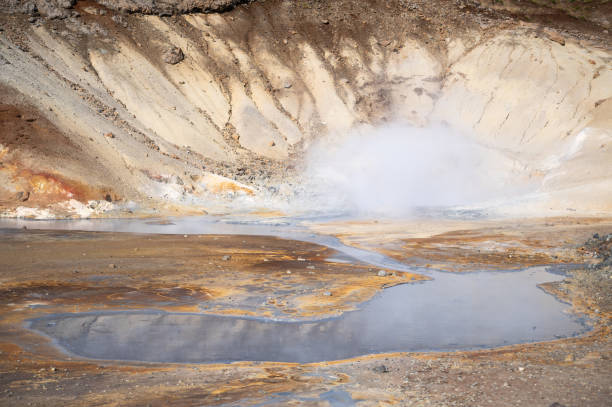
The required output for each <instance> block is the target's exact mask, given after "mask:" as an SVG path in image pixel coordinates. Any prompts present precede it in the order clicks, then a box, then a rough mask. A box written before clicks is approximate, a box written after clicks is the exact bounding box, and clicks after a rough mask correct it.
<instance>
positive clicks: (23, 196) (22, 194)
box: [16, 191, 30, 202]
mask: <svg viewBox="0 0 612 407" xmlns="http://www.w3.org/2000/svg"><path fill="white" fill-rule="evenodd" d="M16 198H17V200H18V201H19V202H25V201H27V200H28V199H30V192H28V191H19V192H17V195H16Z"/></svg>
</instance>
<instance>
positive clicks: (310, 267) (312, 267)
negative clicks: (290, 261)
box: [306, 266, 315, 270]
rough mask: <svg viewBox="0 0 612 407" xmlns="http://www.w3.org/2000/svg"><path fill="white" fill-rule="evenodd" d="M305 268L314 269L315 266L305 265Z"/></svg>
mask: <svg viewBox="0 0 612 407" xmlns="http://www.w3.org/2000/svg"><path fill="white" fill-rule="evenodd" d="M306 268H307V269H308V270H314V269H315V266H306Z"/></svg>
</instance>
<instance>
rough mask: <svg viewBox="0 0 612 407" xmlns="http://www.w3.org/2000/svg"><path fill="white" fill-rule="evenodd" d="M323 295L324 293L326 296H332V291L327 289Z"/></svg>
mask: <svg viewBox="0 0 612 407" xmlns="http://www.w3.org/2000/svg"><path fill="white" fill-rule="evenodd" d="M323 295H324V296H326V297H331V296H332V293H331V292H329V291H325V292H324V293H323Z"/></svg>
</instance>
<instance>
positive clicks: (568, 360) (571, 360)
mask: <svg viewBox="0 0 612 407" xmlns="http://www.w3.org/2000/svg"><path fill="white" fill-rule="evenodd" d="M565 361H566V362H573V361H574V355H572V354H571V353H570V354H568V355H567V356H566V357H565Z"/></svg>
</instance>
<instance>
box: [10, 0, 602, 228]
mask: <svg viewBox="0 0 612 407" xmlns="http://www.w3.org/2000/svg"><path fill="white" fill-rule="evenodd" d="M34 3H35V2H18V1H12V2H11V1H4V2H2V5H1V7H0V11H3V12H5V14H2V15H1V16H0V18H1V21H2V28H3V31H2V32H1V33H0V64H1V69H0V86H1V89H2V93H3V95H6V100H7V101H8V106H7V107H6V109H9V110H5V111H4V113H3V114H5V115H7V118H6V119H3V120H7V123H8V122H9V121H15V122H19V120H21V118H18V117H16V115H17V114H19V113H16V111H15V112H13V110H12V109H17V110H18V111H23V112H35V114H36V115H37V116H36V117H40V119H36V120H38V121H39V123H41V125H42V126H52V127H53V129H54V130H53V132H54V134H58V135H61V137H62V140H64V141H61V144H62V145H64V144H65V145H66V148H64V149H63V150H62V152H61V155H60V156H58V155H57V154H47V153H46V152H45V151H44V150H38V151H33V149H32V148H30V147H29V145H28V144H27V143H14V142H11V140H14V138H15V137H17V136H18V135H16V132H17V133H18V132H19V131H20V130H19V129H17V128H16V127H14V126H13V125H11V126H8V125H7V126H4V125H3V126H2V129H1V130H0V157H2V158H1V160H2V167H0V177H1V178H2V180H3V182H2V183H1V184H0V205H2V209H1V211H2V213H4V214H5V215H8V216H15V215H22V216H38V217H44V216H55V215H58V214H71V215H77V216H96V215H98V214H102V213H104V212H108V211H109V210H115V211H130V210H136V209H146V210H150V211H157V212H159V211H162V212H168V211H175V210H180V211H185V210H190V209H188V208H197V209H198V210H199V209H206V210H209V211H210V210H213V211H214V210H215V208H217V206H218V202H219V200H221V201H222V202H231V201H232V200H235V199H244V198H245V197H246V198H248V199H250V200H254V201H256V202H259V201H261V206H266V201H265V200H264V198H266V199H267V198H270V196H272V197H273V198H274V199H281V198H282V199H288V197H290V196H291V195H292V193H293V190H294V188H295V184H296V183H298V182H299V175H300V171H299V169H300V158H301V157H302V153H303V152H304V151H305V150H307V148H308V146H309V145H311V144H312V142H313V141H314V140H318V139H321V138H323V137H328V138H329V139H331V140H332V141H333V140H334V139H340V138H342V137H343V136H344V135H346V134H347V133H348V132H349V131H350V130H351V129H354V128H356V127H362V126H364V125H375V126H376V125H381V124H384V123H389V122H404V123H409V124H412V125H416V126H425V125H429V124H432V123H443V124H444V125H446V126H448V127H450V128H452V129H454V130H457V131H460V132H463V133H465V134H466V135H468V136H469V137H471V138H473V139H474V140H477V141H478V142H479V143H481V144H483V145H484V146H486V147H487V148H489V149H491V151H492V152H494V153H495V154H499V157H500V158H499V160H497V161H498V163H497V165H498V167H499V168H504V169H511V171H512V174H514V175H513V176H514V177H515V178H516V179H517V180H518V182H525V183H527V182H531V183H535V184H537V185H538V189H537V193H535V194H533V195H532V196H530V197H527V198H525V199H522V200H520V201H519V202H518V203H516V202H513V203H512V204H508V205H507V208H506V211H507V212H511V213H512V212H516V213H521V214H524V213H530V212H537V213H539V214H544V213H547V211H551V212H554V213H557V214H559V213H570V212H568V211H571V212H574V211H578V212H580V213H582V214H592V213H599V214H601V213H609V211H610V209H612V207H611V204H612V195H611V194H612V192H611V191H612V184H611V182H612V177H610V174H612V153H611V151H610V139H611V137H612V135H611V128H612V123H611V122H610V120H611V119H610V118H611V117H612V102H611V101H610V96H611V94H612V70H611V69H610V61H611V53H610V47H609V44H610V39H611V38H612V37H611V36H610V33H609V25H610V23H609V19H607V17H606V15H609V6H608V5H607V4H605V3H602V4H601V5H599V6H598V7H600V9H599V10H600V12H599V13H596V12H595V11H594V10H593V8H592V7H591V8H588V7H587V6H585V8H584V9H581V10H578V11H576V10H573V13H574V14H576V13H578V14H580V13H582V14H580V17H581V18H575V17H573V16H570V15H568V14H566V13H565V12H564V11H559V10H558V9H554V8H553V9H549V8H543V7H536V6H535V5H534V4H532V3H530V6H529V7H523V8H520V7H518V6H516V7H514V6H511V5H508V6H506V7H499V6H497V5H495V4H491V5H490V6H491V7H489V5H488V3H486V2H483V3H482V5H481V4H479V3H477V2H469V1H460V2H454V1H436V2H425V1H414V2H404V1H375V2H363V1H359V0H350V1H334V2H325V1H321V2H283V1H278V0H271V1H265V2H254V3H248V2H247V3H244V4H242V5H237V3H240V2H236V1H212V2H205V1H180V2H145V1H142V2H140V1H139V2H136V1H123V2H104V1H98V2H96V1H79V2H76V3H75V4H73V2H70V1H67V2H55V3H53V4H55V5H56V6H57V7H56V8H55V9H54V10H56V9H57V10H60V9H61V10H60V11H59V12H57V13H55V12H54V13H55V14H57V15H54V14H53V13H46V12H45V11H44V7H40V5H39V6H38V7H37V9H38V12H37V11H35V10H34V9H33V6H31V4H34ZM44 3H47V5H49V4H51V3H49V2H44ZM153 4H155V6H153ZM512 4H513V5H514V3H512ZM598 4H599V3H598ZM235 5H237V6H236V7H235V8H233V9H232V10H231V11H229V12H225V13H220V14H219V13H209V14H202V13H200V11H207V12H212V11H221V10H227V9H228V8H230V7H233V6H235ZM28 10H29V11H30V12H31V14H20V13H15V11H28ZM126 11H129V12H131V13H127V12H126ZM192 11H193V13H188V14H180V13H183V12H192ZM141 12H142V13H148V14H142V13H141ZM58 13H59V14H58ZM606 13H607V14H606ZM39 14H40V15H42V16H39ZM160 14H161V15H162V16H161V17H160V16H159V15H160ZM45 15H47V16H52V17H56V18H46V17H44V16H45ZM585 20H586V21H585ZM177 48H180V51H179V50H178V49H177ZM9 116H10V117H9ZM19 123H20V122H19ZM27 123H37V122H36V121H34V122H26V124H24V126H30V127H31V125H30V124H27ZM15 126H17V125H15ZM17 127H19V126H17ZM33 134H34V133H32V134H30V133H29V131H28V136H32V135H33ZM41 137H42V136H41ZM58 137H60V136H58ZM71 146H72V147H71ZM492 170H496V168H493V169H492ZM31 174H49V175H50V176H52V177H53V178H54V179H58V180H61V182H57V183H53V186H52V188H50V189H49V188H47V184H44V185H41V186H37V185H38V184H37V183H36V182H35V181H32V180H31ZM45 176H46V175H45ZM220 176H221V177H220ZM223 177H227V178H228V179H226V178H223ZM79 185H87V186H88V187H90V188H91V191H88V193H87V194H75V193H73V192H71V191H72V189H75V188H76V187H77V186H79ZM279 186H281V187H280V188H279ZM26 196H27V197H28V199H27V200H26V199H24V198H25V197H26ZM587 196H588V198H587ZM258 199H259V201H258ZM107 200H108V201H112V203H109V202H107ZM130 202H136V204H132V203H130ZM31 208H35V209H31ZM45 208H46V209H45ZM43 209H45V210H43Z"/></svg>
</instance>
